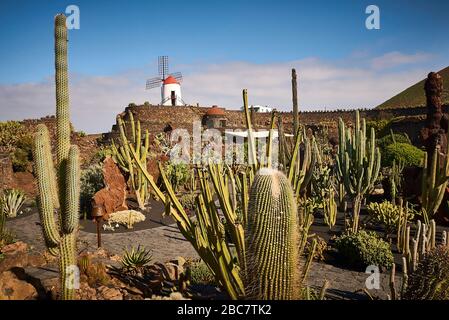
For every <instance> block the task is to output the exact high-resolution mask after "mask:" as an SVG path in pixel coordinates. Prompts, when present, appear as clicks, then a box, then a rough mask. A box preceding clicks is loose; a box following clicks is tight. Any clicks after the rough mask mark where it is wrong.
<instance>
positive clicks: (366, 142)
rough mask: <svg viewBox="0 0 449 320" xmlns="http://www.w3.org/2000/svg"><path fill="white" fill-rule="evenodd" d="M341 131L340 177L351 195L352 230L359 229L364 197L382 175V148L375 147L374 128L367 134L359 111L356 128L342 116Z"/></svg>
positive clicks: (338, 169)
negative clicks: (350, 126)
mask: <svg viewBox="0 0 449 320" xmlns="http://www.w3.org/2000/svg"><path fill="white" fill-rule="evenodd" d="M338 134H339V145H338V154H337V158H336V168H337V178H338V179H339V181H340V182H342V183H343V184H344V186H345V189H346V194H347V195H348V196H349V197H350V198H351V199H352V204H353V215H352V231H353V232H357V230H358V227H359V214H360V207H361V204H362V201H363V198H364V196H365V194H366V193H367V192H370V191H371V190H372V189H373V188H374V183H375V182H376V180H377V177H378V175H379V170H380V151H379V148H376V142H375V141H376V135H375V132H374V128H371V135H370V137H369V139H368V138H367V135H366V123H365V119H362V121H361V123H360V114H359V111H356V119H355V128H354V130H351V129H349V128H346V126H345V124H344V122H343V120H342V119H341V118H340V119H339V123H338Z"/></svg>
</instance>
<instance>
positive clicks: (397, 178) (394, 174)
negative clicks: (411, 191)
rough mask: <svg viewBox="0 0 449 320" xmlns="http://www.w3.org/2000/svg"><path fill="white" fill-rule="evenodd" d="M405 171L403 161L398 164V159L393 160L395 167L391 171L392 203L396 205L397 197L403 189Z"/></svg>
mask: <svg viewBox="0 0 449 320" xmlns="http://www.w3.org/2000/svg"><path fill="white" fill-rule="evenodd" d="M403 170H404V163H403V162H402V161H398V162H396V159H393V165H392V167H391V170H390V185H391V202H392V203H393V204H396V197H397V195H398V194H399V193H400V191H401V189H402V171H403Z"/></svg>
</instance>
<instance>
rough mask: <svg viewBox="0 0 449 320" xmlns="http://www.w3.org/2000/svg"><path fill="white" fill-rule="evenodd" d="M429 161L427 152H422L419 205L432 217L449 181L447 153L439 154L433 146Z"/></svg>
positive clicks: (448, 157) (448, 156)
mask: <svg viewBox="0 0 449 320" xmlns="http://www.w3.org/2000/svg"><path fill="white" fill-rule="evenodd" d="M430 160H431V163H430V166H429V163H428V154H427V153H425V154H424V168H423V171H422V172H423V173H422V188H421V205H422V208H423V210H425V214H426V215H427V216H428V217H433V216H434V215H435V213H436V212H437V211H438V209H439V207H440V205H441V202H442V201H443V197H444V194H445V192H446V187H447V185H448V182H449V155H448V154H444V155H441V154H440V153H439V147H437V148H435V150H434V153H433V156H432V157H431V159H430Z"/></svg>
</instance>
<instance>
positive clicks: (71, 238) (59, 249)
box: [33, 14, 80, 300]
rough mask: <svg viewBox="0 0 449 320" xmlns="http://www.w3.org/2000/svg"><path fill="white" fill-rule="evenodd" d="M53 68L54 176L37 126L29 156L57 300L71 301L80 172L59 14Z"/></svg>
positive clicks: (63, 19)
mask: <svg viewBox="0 0 449 320" xmlns="http://www.w3.org/2000/svg"><path fill="white" fill-rule="evenodd" d="M55 67H56V76H55V80H56V117H57V160H58V161H57V172H58V174H56V171H55V168H54V166H53V160H52V154H51V145H50V136H49V133H48V129H47V127H46V126H45V125H43V124H40V125H38V126H37V132H36V134H35V138H34V148H33V154H34V161H35V164H34V165H35V174H36V177H37V184H38V190H39V198H38V199H39V217H40V220H41V225H42V229H43V233H44V239H45V243H46V245H47V248H48V250H49V251H50V253H52V254H54V255H58V256H59V271H60V280H61V284H60V286H61V288H60V290H61V292H60V298H61V299H64V300H71V299H74V297H75V296H74V294H75V282H74V281H75V279H74V276H75V273H76V234H77V232H78V219H79V196H80V181H79V180H80V179H79V173H80V171H79V150H78V147H77V146H71V145H70V119H69V90H68V73H67V28H66V17H65V16H64V15H63V14H58V15H57V16H56V17H55ZM56 210H57V211H58V212H59V221H58V222H57V221H56V219H55V211H56Z"/></svg>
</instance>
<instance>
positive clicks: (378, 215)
mask: <svg viewBox="0 0 449 320" xmlns="http://www.w3.org/2000/svg"><path fill="white" fill-rule="evenodd" d="M367 210H368V213H369V214H370V216H371V217H372V218H373V219H374V222H376V223H380V224H383V225H385V232H386V234H391V233H393V232H394V231H395V230H396V229H397V227H398V226H399V222H400V212H401V207H400V206H397V205H394V204H392V203H391V202H390V201H387V200H384V201H383V202H382V203H377V202H372V203H370V204H369V205H368V206H367ZM403 210H404V211H403V214H405V212H407V220H409V221H410V220H412V219H413V218H414V216H415V215H414V211H413V210H406V209H405V208H404V209H403Z"/></svg>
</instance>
